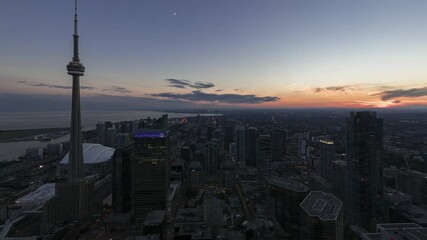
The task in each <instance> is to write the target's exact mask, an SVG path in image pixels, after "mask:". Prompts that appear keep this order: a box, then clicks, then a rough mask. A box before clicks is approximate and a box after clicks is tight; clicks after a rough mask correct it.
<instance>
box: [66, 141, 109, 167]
mask: <svg viewBox="0 0 427 240" xmlns="http://www.w3.org/2000/svg"><path fill="white" fill-rule="evenodd" d="M114 151H116V149H114V148H110V147H106V146H103V145H101V144H97V143H83V159H84V163H85V164H96V163H101V162H106V161H108V160H110V159H111V157H112V156H113V154H114ZM68 156H69V153H67V155H65V157H64V158H63V159H62V160H61V162H60V164H68Z"/></svg>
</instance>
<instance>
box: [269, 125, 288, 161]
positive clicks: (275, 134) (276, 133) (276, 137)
mask: <svg viewBox="0 0 427 240" xmlns="http://www.w3.org/2000/svg"><path fill="white" fill-rule="evenodd" d="M271 144H272V149H271V151H272V161H281V160H282V157H283V156H285V154H286V131H285V130H282V129H275V130H273V131H272V132H271Z"/></svg>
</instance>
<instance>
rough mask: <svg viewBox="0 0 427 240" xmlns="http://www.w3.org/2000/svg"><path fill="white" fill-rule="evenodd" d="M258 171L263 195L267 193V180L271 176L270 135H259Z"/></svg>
mask: <svg viewBox="0 0 427 240" xmlns="http://www.w3.org/2000/svg"><path fill="white" fill-rule="evenodd" d="M256 151H257V169H258V188H259V190H260V192H261V193H262V195H265V193H266V180H265V178H266V177H268V176H269V175H270V168H269V166H270V162H271V137H270V135H266V134H265V135H259V137H258V140H257V147H256Z"/></svg>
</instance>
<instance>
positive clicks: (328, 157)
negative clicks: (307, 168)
mask: <svg viewBox="0 0 427 240" xmlns="http://www.w3.org/2000/svg"><path fill="white" fill-rule="evenodd" d="M319 148H320V175H321V176H322V177H323V178H325V179H326V180H328V181H329V182H331V181H332V172H331V165H332V162H333V161H334V156H335V146H334V142H332V141H324V140H321V141H319Z"/></svg>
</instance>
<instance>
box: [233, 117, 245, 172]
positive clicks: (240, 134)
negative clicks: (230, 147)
mask: <svg viewBox="0 0 427 240" xmlns="http://www.w3.org/2000/svg"><path fill="white" fill-rule="evenodd" d="M235 136H236V137H235V138H234V141H235V143H236V158H237V161H238V162H239V168H246V128H245V126H243V125H237V126H236V135H235Z"/></svg>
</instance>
